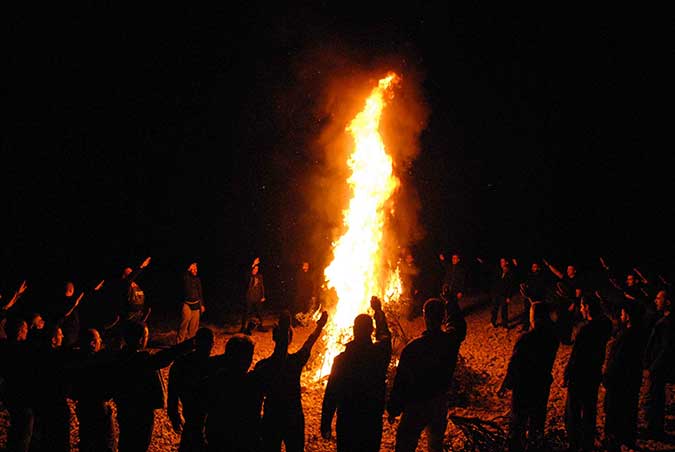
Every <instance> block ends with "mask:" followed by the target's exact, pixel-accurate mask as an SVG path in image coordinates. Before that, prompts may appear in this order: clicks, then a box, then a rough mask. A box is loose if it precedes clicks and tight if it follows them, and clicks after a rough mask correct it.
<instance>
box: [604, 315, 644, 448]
mask: <svg viewBox="0 0 675 452" xmlns="http://www.w3.org/2000/svg"><path fill="white" fill-rule="evenodd" d="M620 316H621V328H620V329H619V332H618V333H617V335H616V337H614V338H613V339H612V340H611V341H610V342H609V344H608V350H607V360H606V364H605V370H604V373H603V379H602V380H603V381H602V382H603V385H604V386H605V445H606V447H607V450H608V451H618V450H620V448H621V445H625V446H627V447H629V448H633V449H634V448H635V440H636V434H637V415H638V401H639V397H640V386H641V385H642V357H643V350H644V340H643V334H642V332H641V331H640V326H639V323H638V324H634V323H633V319H635V318H639V315H638V307H637V305H636V304H635V303H634V302H626V303H624V304H623V307H622V308H621V314H620Z"/></svg>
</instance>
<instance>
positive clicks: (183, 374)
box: [167, 327, 214, 452]
mask: <svg viewBox="0 0 675 452" xmlns="http://www.w3.org/2000/svg"><path fill="white" fill-rule="evenodd" d="M193 337H194V339H195V350H194V351H193V352H191V353H188V354H187V355H184V356H180V357H178V358H177V359H176V360H175V361H174V363H173V364H172V365H171V369H169V385H168V386H169V393H168V400H167V414H168V416H169V420H170V421H171V426H172V427H173V429H174V431H175V432H176V433H180V434H181V437H180V446H179V447H178V451H179V452H203V451H205V450H206V436H205V432H204V428H205V423H206V415H207V403H208V395H207V391H206V384H205V380H206V378H207V377H208V373H209V369H210V365H211V360H210V355H211V350H212V349H213V339H214V337H213V331H211V330H210V329H209V328H206V327H201V328H199V329H198V330H197V333H196V334H195V335H194V336H193ZM179 402H180V405H181V406H182V413H181V409H180V408H179Z"/></svg>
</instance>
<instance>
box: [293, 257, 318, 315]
mask: <svg viewBox="0 0 675 452" xmlns="http://www.w3.org/2000/svg"><path fill="white" fill-rule="evenodd" d="M295 278H296V279H295V304H294V306H293V318H292V319H291V321H292V326H294V327H295V326H298V325H302V326H305V324H306V319H307V317H308V316H309V315H312V313H313V312H314V310H315V309H316V308H317V306H316V290H317V284H316V278H315V275H314V272H313V271H312V270H311V269H310V266H309V262H307V261H304V262H303V263H302V266H301V267H300V270H299V271H298V273H297V274H296V277H295Z"/></svg>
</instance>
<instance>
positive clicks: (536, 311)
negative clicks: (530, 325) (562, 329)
mask: <svg viewBox="0 0 675 452" xmlns="http://www.w3.org/2000/svg"><path fill="white" fill-rule="evenodd" d="M530 315H531V319H532V321H533V322H534V326H535V327H537V326H541V325H543V324H545V323H546V322H548V321H549V320H551V318H550V316H549V309H548V304H546V303H544V302H543V301H535V302H533V303H532V304H531V305H530Z"/></svg>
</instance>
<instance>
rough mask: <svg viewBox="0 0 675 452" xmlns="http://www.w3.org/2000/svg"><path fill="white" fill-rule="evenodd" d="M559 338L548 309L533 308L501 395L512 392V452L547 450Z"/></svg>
mask: <svg viewBox="0 0 675 452" xmlns="http://www.w3.org/2000/svg"><path fill="white" fill-rule="evenodd" d="M558 346H559V343H558V338H557V336H556V334H555V332H554V330H553V326H552V325H551V321H550V317H549V312H548V306H547V305H546V304H544V303H543V302H540V301H537V302H534V303H532V305H531V306H530V329H529V331H527V332H525V333H523V334H522V335H521V336H520V337H519V338H518V340H517V341H516V344H515V345H514V347H513V353H512V354H511V359H510V360H509V365H508V368H507V371H506V376H505V377H504V381H503V382H502V385H501V387H500V388H499V391H498V392H497V394H498V395H499V396H500V397H501V396H503V395H504V394H505V391H506V390H509V389H510V390H511V419H510V421H509V433H508V450H509V451H511V452H513V451H523V450H533V449H534V450H540V449H541V447H542V446H543V436H544V425H545V422H546V405H547V404H548V396H549V392H550V388H551V383H552V382H553V377H552V376H551V370H552V368H553V363H554V361H555V356H556V353H557V352H558Z"/></svg>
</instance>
